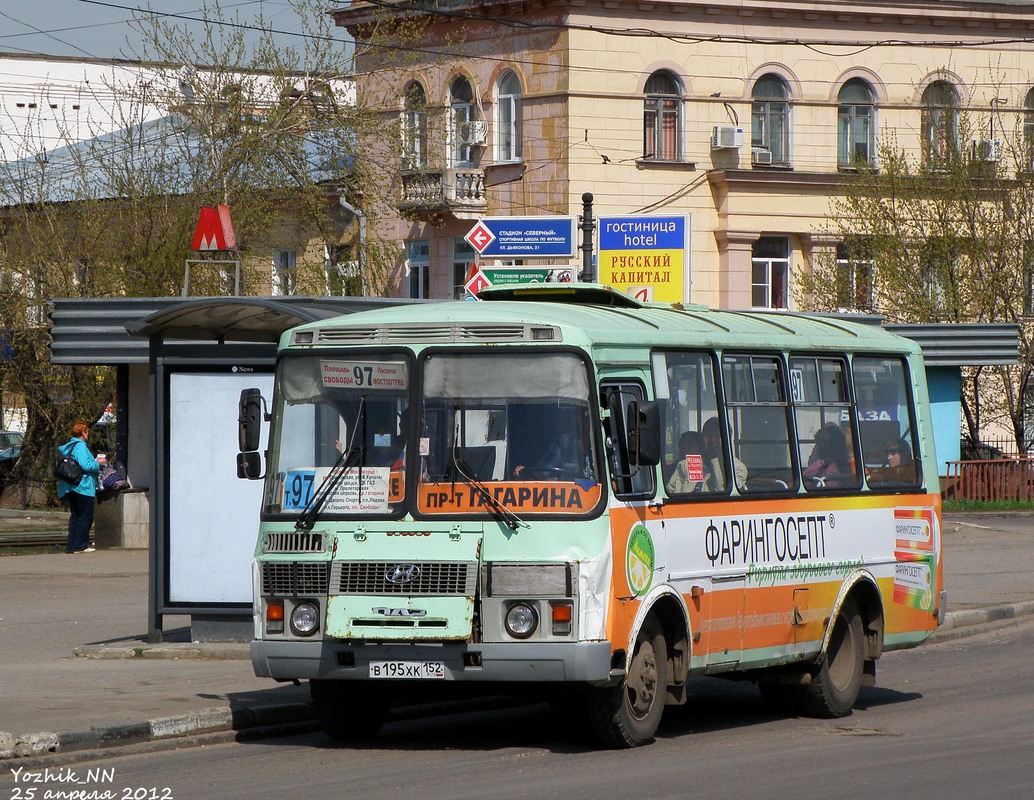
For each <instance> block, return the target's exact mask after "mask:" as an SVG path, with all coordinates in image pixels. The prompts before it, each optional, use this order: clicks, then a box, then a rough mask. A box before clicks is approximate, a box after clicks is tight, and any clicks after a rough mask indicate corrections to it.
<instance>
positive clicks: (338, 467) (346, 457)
mask: <svg viewBox="0 0 1034 800" xmlns="http://www.w3.org/2000/svg"><path fill="white" fill-rule="evenodd" d="M365 429H366V396H365V395H364V396H362V397H361V398H359V413H358V415H357V416H356V424H355V427H354V429H353V430H352V437H351V438H350V439H349V440H348V447H346V448H345V449H344V450H343V451H342V452H341V455H339V456H338V458H337V461H335V462H334V466H332V467H331V468H330V472H328V473H327V475H326V477H325V478H324V479H323V481H322V482H321V483H320V485H319V486H318V487H317V489H316V491H315V492H313V495H312V498H311V499H310V500H309V502H308V503H306V504H305V508H303V509H302V513H301V514H299V515H298V520H297V521H296V522H295V523H294V529H295V530H296V531H311V530H312V526H313V525H315V524H316V520H317V519H319V516H320V513H321V512H322V511H323V507H324V506H325V505H326V504H327V501H328V500H330V498H331V496H332V495H333V494H334V492H335V491H336V490H337V487H338V484H340V483H341V479H342V478H344V477H345V475H347V474H348V471H349V470H350V469H351V468H352V467H354V466H356V465H358V466H359V501H360V502H362V499H363V461H364V456H365V453H366V445H365V442H366V430H365Z"/></svg>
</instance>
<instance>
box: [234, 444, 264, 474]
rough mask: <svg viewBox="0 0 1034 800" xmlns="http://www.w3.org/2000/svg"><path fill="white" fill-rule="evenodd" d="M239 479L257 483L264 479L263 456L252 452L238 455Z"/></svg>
mask: <svg viewBox="0 0 1034 800" xmlns="http://www.w3.org/2000/svg"><path fill="white" fill-rule="evenodd" d="M237 477H238V478H247V479H248V480H249V481H255V480H258V479H259V478H261V477H262V455H261V454H260V453H258V452H255V451H252V452H250V453H238V454H237Z"/></svg>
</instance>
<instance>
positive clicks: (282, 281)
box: [273, 250, 298, 296]
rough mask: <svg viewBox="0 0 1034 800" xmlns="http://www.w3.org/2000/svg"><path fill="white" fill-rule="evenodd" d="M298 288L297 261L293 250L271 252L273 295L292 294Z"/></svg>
mask: <svg viewBox="0 0 1034 800" xmlns="http://www.w3.org/2000/svg"><path fill="white" fill-rule="evenodd" d="M297 289H298V263H297V255H296V253H295V251H294V250H277V251H276V252H275V253H273V295H274V296H277V295H285V294H294V293H295V291H297Z"/></svg>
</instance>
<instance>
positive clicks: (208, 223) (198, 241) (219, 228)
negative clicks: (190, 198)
mask: <svg viewBox="0 0 1034 800" xmlns="http://www.w3.org/2000/svg"><path fill="white" fill-rule="evenodd" d="M190 249H191V250H236V249H237V239H236V238H235V237H234V235H233V223H232V222H231V221H230V207H229V206H224V205H219V206H216V207H215V208H213V207H212V206H202V207H201V216H200V217H199V218H198V221H197V228H195V229H194V238H193V239H191V240H190Z"/></svg>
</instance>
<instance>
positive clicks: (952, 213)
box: [798, 109, 1034, 451]
mask: <svg viewBox="0 0 1034 800" xmlns="http://www.w3.org/2000/svg"><path fill="white" fill-rule="evenodd" d="M951 112H954V113H956V114H957V116H956V123H955V125H956V127H955V129H954V131H953V132H952V135H948V136H946V137H945V138H944V140H943V141H942V142H941V145H942V148H941V149H940V150H939V151H938V152H936V153H932V152H931V151H930V150H929V149H927V150H926V151H925V152H922V153H919V154H918V155H917V154H915V153H910V152H907V151H906V150H905V149H904V148H901V147H899V146H898V144H897V141H896V140H895V139H894V137H893V136H892V135H888V136H886V137H884V138H883V139H882V140H881V142H880V144H879V147H878V158H877V162H876V163H877V165H878V167H872V166H870V165H865V164H860V165H858V167H857V171H856V172H855V173H854V174H851V175H846V176H845V178H844V180H843V181H842V185H841V192H842V193H841V195H840V196H839V197H837V198H835V199H834V200H833V201H832V202H831V209H830V217H829V218H830V220H831V221H832V222H833V225H834V228H833V231H832V233H834V234H835V235H836V237H837V238H838V239H839V240H840V241H841V245H840V246H839V247H838V249H837V252H836V253H828V254H827V255H825V256H823V257H819V258H817V259H816V260H815V263H813V264H812V269H811V270H809V271H806V273H805V274H803V275H801V276H800V277H801V279H800V281H799V283H798V301H799V304H800V306H801V307H802V308H806V309H813V310H818V311H837V310H840V311H843V310H852V311H857V310H861V311H869V312H873V313H877V314H881V315H883V316H884V317H886V318H887V320H889V321H892V322H959V323H962V322H984V323H988V322H1015V323H1017V324H1018V325H1019V330H1020V357H1019V363H1018V364H1016V365H1008V366H990V367H987V366H985V367H973V368H969V369H966V370H964V376H963V377H964V388H963V397H962V407H963V412H964V414H965V418H966V424H967V427H968V429H969V430H968V433H969V435H970V436H971V437H972V438H973V439H974V440H978V439H979V434H980V431H981V429H982V428H983V427H984V426H986V425H988V424H991V423H994V424H1000V425H1004V426H1005V427H1007V428H1008V429H1009V430H1010V431H1011V432H1012V434H1013V436H1014V437H1015V441H1016V444H1017V446H1018V447H1019V448H1020V449H1021V451H1022V450H1025V449H1026V447H1027V446H1028V445H1029V444H1030V440H1029V432H1028V430H1027V428H1026V427H1025V418H1026V417H1028V416H1029V410H1028V405H1029V403H1028V400H1027V396H1028V387H1029V385H1030V383H1031V370H1032V357H1034V351H1032V344H1034V343H1032V332H1034V331H1032V329H1031V326H1030V324H1029V323H1028V318H1029V316H1030V314H1031V313H1032V309H1031V288H1032V281H1031V278H1032V267H1034V258H1032V256H1034V248H1032V243H1034V172H1032V170H1031V166H1032V164H1031V149H1030V141H1029V139H1028V138H1026V137H1025V136H1024V135H1023V120H1022V119H1020V118H1016V119H1013V120H1008V119H1003V117H1004V115H1002V114H998V115H996V119H997V121H996V122H995V123H994V124H993V125H992V130H994V132H995V133H994V137H989V136H988V135H987V133H985V132H984V130H985V128H983V127H981V125H979V124H977V121H976V120H975V119H974V118H973V117H972V116H971V115H969V114H967V113H965V112H957V111H956V110H955V109H949V113H951ZM995 140H997V141H998V142H999V143H1000V146H999V145H998V144H995Z"/></svg>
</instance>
